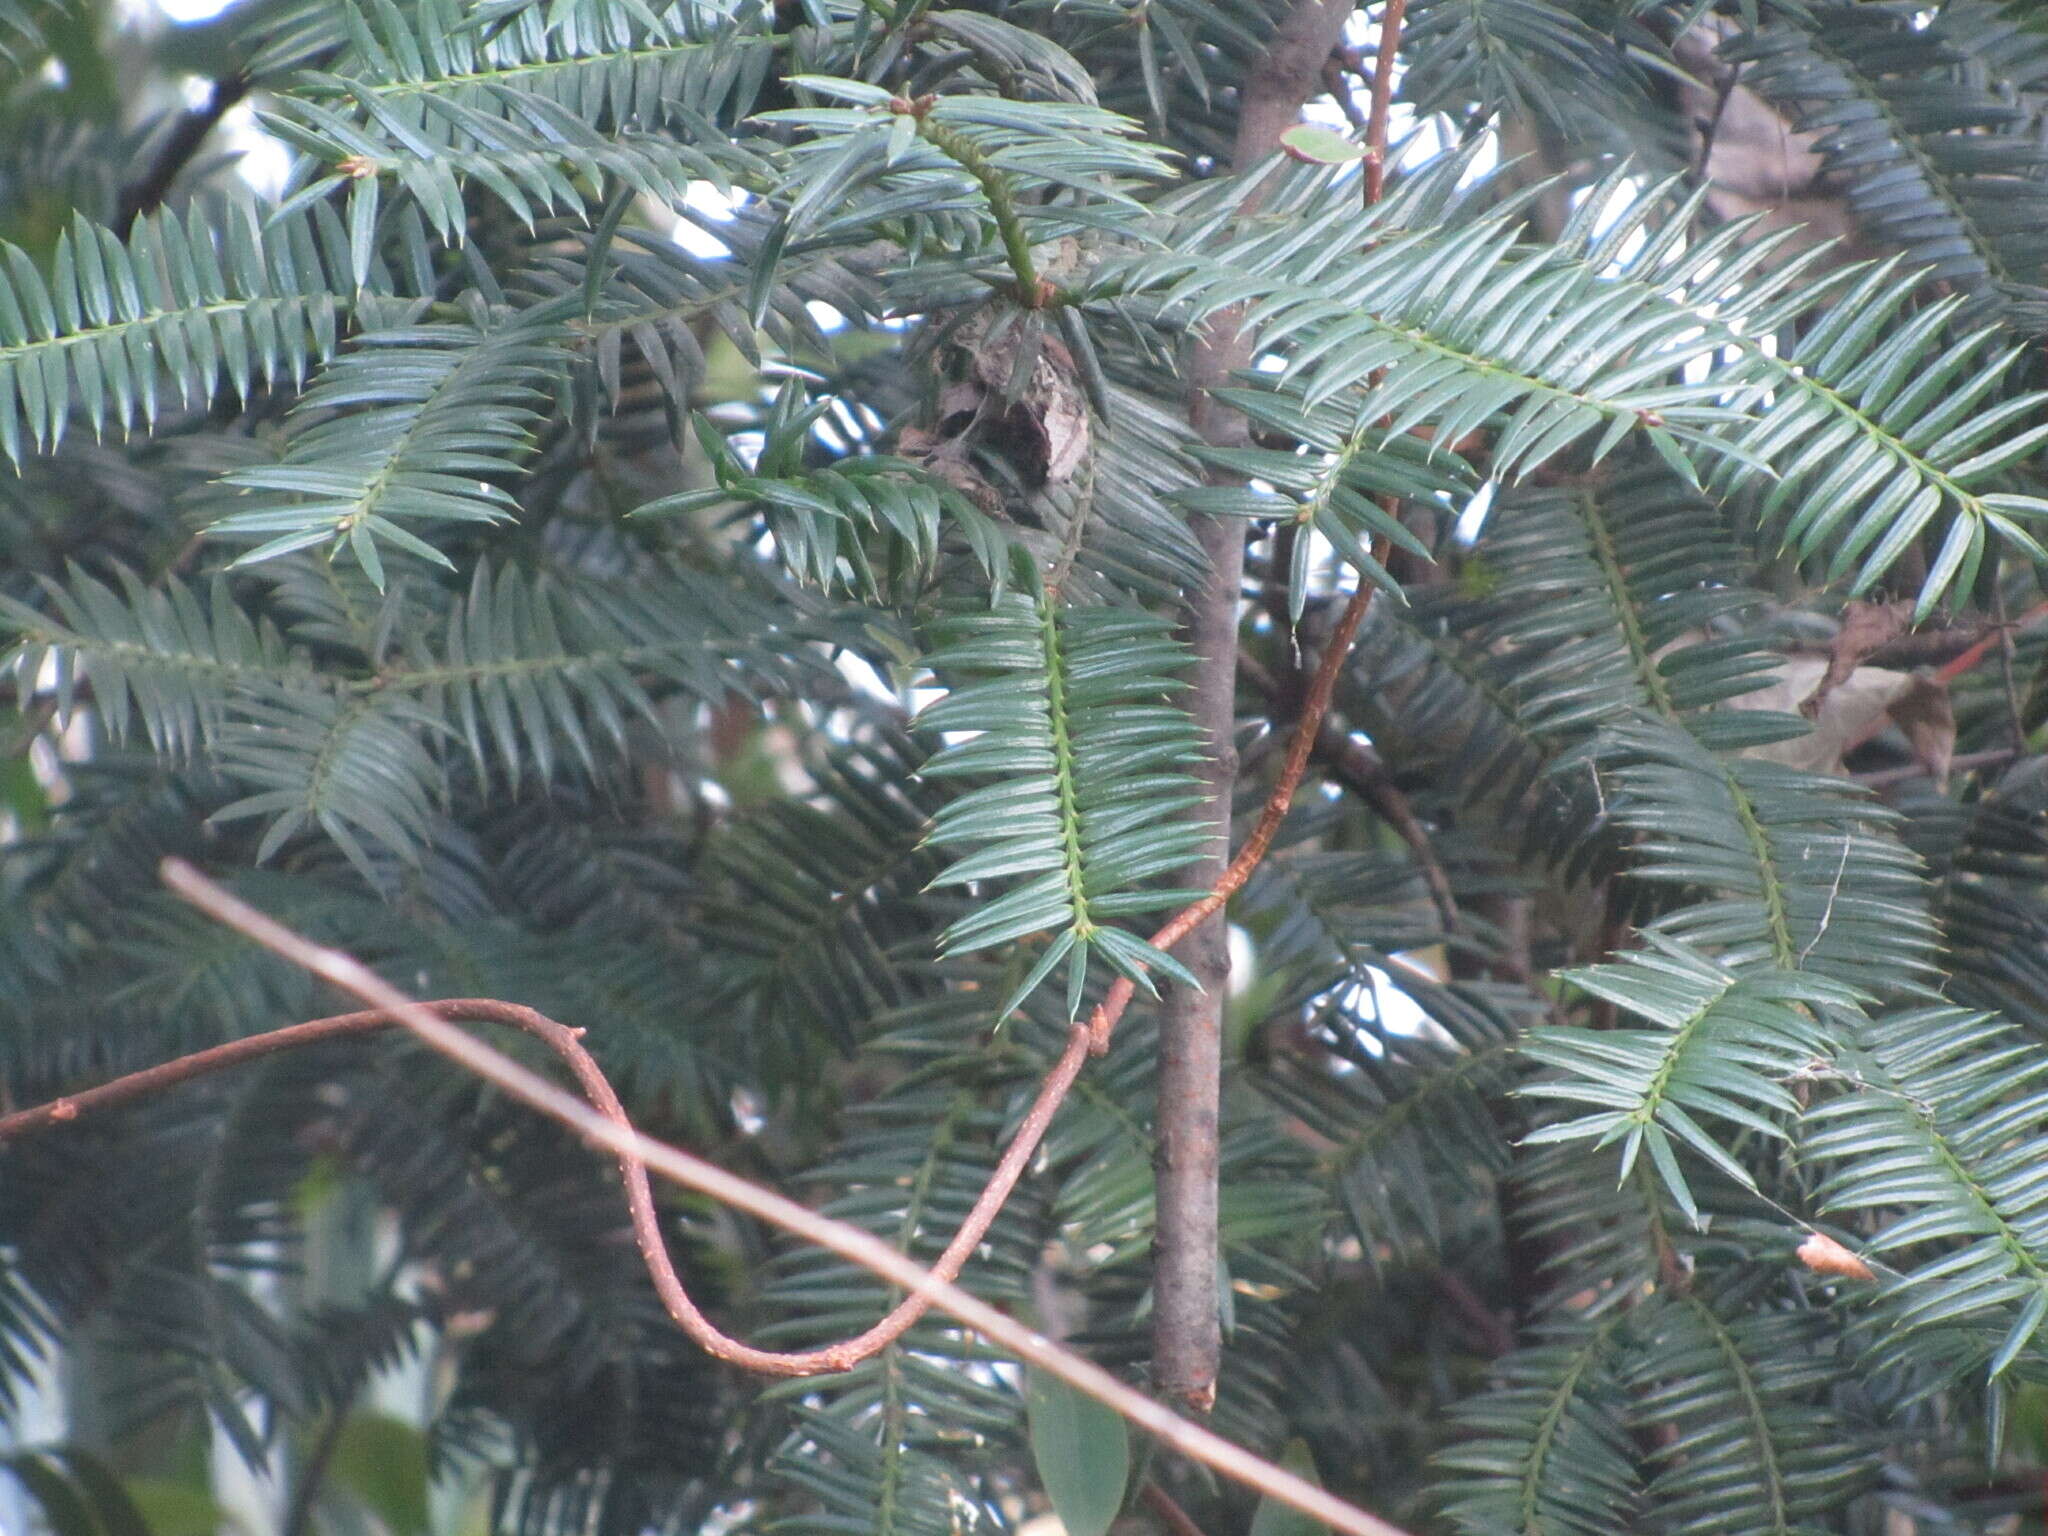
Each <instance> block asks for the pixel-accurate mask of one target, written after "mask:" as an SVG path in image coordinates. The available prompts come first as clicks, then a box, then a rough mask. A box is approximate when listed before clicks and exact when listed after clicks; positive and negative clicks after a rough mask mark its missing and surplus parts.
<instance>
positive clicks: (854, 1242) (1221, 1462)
mask: <svg viewBox="0 0 2048 1536" xmlns="http://www.w3.org/2000/svg"><path fill="white" fill-rule="evenodd" d="M163 874H164V881H165V883H166V884H168V885H169V886H170V887H171V888H172V889H173V890H174V891H176V892H177V893H178V894H179V895H180V896H182V897H184V898H185V899H186V900H187V901H189V902H191V903H192V904H193V905H194V906H196V907H198V908H199V909H200V910H201V911H202V912H205V913H206V914H207V915H208V916H210V917H212V918H214V919H216V920H217V921H219V922H221V923H223V924H225V925H226V926H228V927H230V928H232V929H234V930H235V931H236V932H238V933H241V934H244V935H246V936H247V937H249V938H251V939H253V940H255V941H256V942H257V943H258V944H261V945H263V946H264V947H265V948H266V949H269V950H271V951H273V952H274V953H276V954H278V955H281V956H283V957H284V958H285V959H287V960H289V961H291V962H292V963H293V964H295V965H298V966H301V967H303V968H304V969H306V970H308V971H310V972H312V973H313V974H314V975H316V976H319V977H321V978H322V979H323V980H326V981H328V982H331V983H332V984H333V985H335V986H337V987H339V988H341V989H342V990H343V991H344V992H348V993H351V994H353V995H354V996H356V997H358V998H360V999H361V1000H362V1001H364V1002H365V1003H368V1004H369V1005H370V1007H371V1009H372V1010H373V1011H372V1013H371V1014H370V1015H369V1016H370V1017H374V1018H377V1019H378V1020H380V1021H382V1020H385V1019H393V1020H396V1021H397V1022H398V1023H400V1024H402V1025H404V1026H405V1028H407V1029H409V1030H411V1031H412V1033H413V1034H415V1035H416V1036H418V1037H419V1039H420V1040H422V1041H423V1042H424V1043H426V1044H427V1045H429V1046H431V1047H433V1048H434V1049H435V1050H437V1051H439V1052H440V1053H441V1054H442V1055H444V1056H446V1057H448V1058H449V1059H451V1060H452V1061H454V1062H456V1063H457V1064H458V1065H460V1066H463V1067H466V1068H467V1069H469V1070H470V1071H471V1072H474V1073H475V1074H476V1075H477V1076H479V1077H481V1078H483V1079H484V1080H485V1081H486V1082H489V1083H491V1084H492V1085H493V1086H495V1087H496V1088H498V1089H499V1090H500V1091H501V1092H503V1093H504V1094H505V1095H506V1096H507V1097H509V1098H513V1099H517V1100H518V1101H519V1102H521V1103H523V1104H526V1105H528V1106H530V1107H531V1108H533V1109H537V1110H539V1111H540V1112H541V1113H542V1114H545V1115H548V1116H550V1117H551V1118H553V1119H555V1120H557V1121H559V1122H561V1123H562V1124H563V1125H566V1126H568V1127H569V1128H570V1129H571V1130H573V1131H576V1132H577V1133H578V1134H580V1135H581V1136H582V1137H583V1138H584V1139H585V1140H586V1141H588V1142H590V1143H591V1144H592V1145H594V1146H597V1147H601V1148H603V1149H604V1150H606V1151H608V1152H610V1153H611V1154H612V1155H613V1156H614V1157H616V1158H617V1159H618V1161H619V1166H620V1168H621V1169H622V1170H626V1171H628V1172H629V1173H630V1174H636V1175H637V1182H638V1183H639V1185H640V1187H641V1188H642V1189H643V1190H644V1189H645V1188H646V1182H647V1170H648V1169H650V1168H652V1169H653V1170H655V1171H656V1172H658V1173H660V1174H661V1175H662V1176H663V1177H664V1178H667V1179H671V1180H673V1181H674V1182H676V1183H678V1184H681V1185H683V1186H685V1187H686V1188H690V1189H694V1190H697V1191H699V1192H700V1193H703V1194H706V1195H709V1196H710V1197H711V1198H712V1199H714V1200H717V1201H719V1202H721V1203H722V1204H725V1205H728V1206H730V1207H732V1208H733V1209H734V1210H738V1211H742V1212H745V1213H746V1214H747V1215H750V1216H753V1217H756V1218H758V1219H759V1220H762V1221H766V1222H769V1223H771V1224H773V1225H775V1226H778V1227H780V1228H782V1229H783V1230H784V1231H786V1232H790V1233H792V1234H794V1235H795V1236H797V1237H800V1238H802V1239H803V1240H804V1241H806V1242H809V1243H814V1244H816V1245H817V1246H818V1247H820V1248H824V1249H827V1250H828V1251H830V1252H832V1253H836V1254H838V1255H840V1257H842V1258H845V1259H848V1260H851V1261H852V1262H853V1263H855V1264H858V1265H860V1266H861V1267H862V1268H864V1269H866V1270H868V1271H869V1272H870V1273H872V1274H875V1275H878V1276H880V1277H881V1278H882V1279H884V1280H886V1281H888V1282H889V1283H890V1284H892V1285H897V1286H901V1287H902V1288H903V1289H904V1290H905V1291H907V1292H909V1293H910V1295H911V1296H912V1297H914V1298H916V1299H917V1300H919V1301H921V1302H923V1303H924V1304H925V1305H926V1306H928V1307H930V1306H936V1307H939V1308H940V1309H942V1310H944V1311H946V1312H948V1313H950V1314H952V1316H954V1317H955V1318H957V1319H958V1320H959V1321H960V1322H962V1323H964V1324H965V1325H966V1326H967V1327H969V1328H971V1329H972V1330H973V1331H974V1332H976V1333H979V1334H981V1335H982V1336H983V1337H984V1338H986V1339H988V1340H989V1341H990V1342H991V1343H994V1344H996V1345H998V1346H1000V1347H1001V1348H1002V1349H1004V1350H1005V1351H1007V1352H1008V1353H1010V1354H1012V1355H1014V1356H1015V1357H1016V1358H1017V1359H1019V1360H1021V1361H1024V1362H1026V1363H1027V1364H1030V1365H1032V1366H1035V1367H1037V1368H1038V1369H1040V1370H1042V1371H1045V1372H1046V1373H1047V1374H1049V1375H1052V1376H1056V1377H1058V1378H1059V1379H1060V1380H1062V1381H1064V1382H1066V1383H1067V1384H1068V1385H1070V1386H1072V1387H1074V1388H1076V1389H1077V1390H1079V1391H1081V1392H1084V1393H1086V1394H1087V1395H1088V1396H1090V1397H1092V1398H1094V1399H1095V1400H1096V1401H1098V1402H1100V1403H1103V1404H1105V1405H1107V1406H1108V1407H1110V1408H1113V1409H1115V1410H1116V1411H1117V1412H1118V1413H1120V1414H1122V1415H1123V1416H1124V1417H1125V1418H1127V1419H1129V1420H1130V1421H1131V1422H1132V1423H1134V1424H1136V1425H1137V1426H1138V1427H1139V1428H1141V1429H1144V1430H1147V1431H1149V1432H1150V1433H1152V1434H1153V1435H1156V1436H1157V1437H1158V1438H1159V1440H1160V1441H1161V1442H1162V1443H1163V1444H1165V1445H1167V1446H1169V1447H1171V1448H1172V1449H1174V1450H1176V1451H1179V1452H1180V1453H1181V1454H1182V1455H1184V1456H1187V1457H1190V1458H1191V1459H1193V1460H1196V1461H1199V1462H1202V1463H1203V1464H1204V1465H1206V1466H1209V1467H1211V1468H1213V1469H1215V1470H1216V1471H1218V1472H1220V1473H1222V1474H1223V1475H1224V1476H1226V1477H1229V1478H1231V1479H1233V1480H1234V1481H1236V1482H1239V1483H1242V1484H1244V1485H1245V1486H1246V1487H1248V1488H1252V1489H1255V1490H1257V1491H1258V1492H1260V1493H1264V1494H1269V1495H1271V1496H1272V1497H1273V1498H1274V1499H1277V1500H1278V1501H1280V1502H1281V1503H1283V1504H1286V1505H1287V1506H1289V1507H1290V1508H1293V1509H1298V1510H1300V1511H1301V1512H1302V1513H1303V1514H1305V1515H1308V1516H1310V1517H1311V1518H1313V1519H1316V1520H1320V1521H1322V1522H1324V1523H1325V1524H1326V1525H1329V1526H1331V1527H1333V1528H1334V1529H1336V1530H1339V1531H1343V1532H1347V1533H1349V1536H1404V1533H1403V1532H1402V1531H1401V1530H1400V1529H1399V1528H1398V1527H1396V1526H1393V1525H1390V1524H1389V1523H1388V1522H1386V1521H1384V1520H1381V1519H1379V1518H1378V1517H1377V1516H1374V1515H1369V1514H1367V1513H1366V1512H1365V1511H1364V1510H1362V1509H1359V1508H1358V1507H1357V1506H1356V1505H1353V1504H1349V1503H1346V1502H1345V1501H1344V1500H1342V1499H1340V1498H1337V1497H1335V1496H1334V1495H1332V1494H1330V1493H1328V1492H1326V1491H1325V1490H1324V1489H1321V1488H1318V1487H1317V1486H1316V1485H1315V1484H1313V1483H1310V1482H1308V1481H1307V1480H1306V1479H1304V1478H1300V1477H1297V1476H1295V1475H1294V1474H1293V1473H1291V1472H1289V1471H1287V1470H1286V1469H1285V1468H1284V1467H1277V1466H1275V1465H1273V1463H1271V1462H1269V1461H1266V1460H1264V1459H1263V1458H1261V1457H1258V1456H1255V1455H1253V1454H1252V1453H1251V1452H1249V1451H1247V1450H1245V1449H1243V1448H1242V1447H1241V1446H1236V1445H1232V1444H1231V1443H1230V1442H1229V1441H1228V1440H1225V1439H1223V1438H1222V1436H1220V1435H1217V1434H1214V1433H1212V1432H1211V1431H1209V1430H1206V1429H1204V1428H1202V1426H1200V1425H1199V1424H1194V1423H1190V1422H1189V1421H1188V1420H1186V1419H1184V1418H1182V1417H1181V1416H1180V1415H1178V1414H1176V1413H1174V1412H1173V1411H1172V1410H1171V1409H1169V1408H1167V1407H1165V1406H1164V1405H1162V1404H1160V1403H1157V1402H1154V1401H1153V1400H1152V1399H1151V1398H1149V1397H1147V1396H1145V1394H1144V1393H1142V1392H1139V1391H1137V1390H1136V1389H1135V1388H1133V1387H1130V1386H1127V1385H1125V1384H1124V1383H1123V1382H1121V1381H1119V1380H1117V1379H1116V1378H1115V1377H1114V1376H1112V1375H1110V1374H1109V1372H1107V1371H1105V1370H1103V1369H1102V1368H1101V1367H1100V1366H1098V1365H1095V1364H1093V1363H1092V1362H1090V1361H1088V1360H1085V1359H1083V1358H1082V1357H1081V1356H1079V1355H1076V1354H1074V1353H1072V1352H1071V1351H1069V1350H1067V1349H1064V1348H1062V1347H1061V1346H1059V1345H1057V1344H1055V1343H1053V1342H1052V1341H1051V1340H1050V1339H1048V1338H1046V1337H1045V1336H1044V1335H1043V1334H1040V1333H1038V1332H1036V1331H1034V1330H1033V1329H1031V1328H1029V1327H1027V1326H1026V1325H1024V1324H1023V1323H1020V1322H1018V1321H1017V1320H1016V1319H1015V1318H1011V1317H1006V1316H1004V1315H1003V1314H1002V1313H1001V1312H998V1311H997V1310H996V1309H995V1308H994V1307H992V1306H990V1305H989V1304H988V1303H987V1302H985V1301H982V1300H981V1299H980V1298H978V1297H975V1296H970V1295H969V1294H968V1293H967V1292H965V1291H963V1290H960V1289H959V1288H958V1287H957V1286H954V1285H952V1284H950V1283H948V1282H946V1281H944V1280H941V1279H940V1278H939V1277H938V1276H937V1275H935V1274H933V1273H932V1272H931V1271H930V1270H927V1269H925V1268H924V1267H923V1266H921V1265H919V1264H918V1263H916V1262H915V1261H914V1260H912V1259H910V1258H907V1257H906V1256H905V1255H903V1254H901V1253H898V1252H897V1251H896V1250H895V1249H894V1248H891V1247H890V1246H889V1245H888V1244H887V1243H884V1242H883V1241H881V1240H880V1239H879V1238H876V1237H874V1236H871V1235H870V1234H868V1233H866V1232H863V1231H861V1230H860V1229H859V1228H858V1227H853V1226H849V1225H847V1224H846V1223H845V1222H843V1221H835V1220H833V1219H832V1218H830V1217H827V1216H821V1215H819V1214H818V1213H817V1212H816V1211H813V1210H811V1209H809V1208H808V1207H806V1206H802V1205H799V1204H797V1203H796V1202H795V1201H794V1200H791V1199H789V1198H787V1197H786V1196H783V1195H779V1194H776V1193H775V1192H774V1191H773V1190H770V1189H764V1188H762V1187H761V1186H760V1185H758V1184H755V1183H754V1182H752V1181H751V1180H749V1179H743V1178H741V1177H740V1176H739V1175H738V1174H736V1173H732V1172H730V1171H728V1170H727V1169H724V1168H720V1167H718V1166H717V1165H716V1164H714V1163H709V1162H706V1161H705V1160H704V1159H702V1158H700V1157H694V1156H692V1155H691V1154H690V1153H688V1152H685V1151H683V1150H682V1149H681V1148H680V1147H672V1146H669V1145H668V1144H667V1143H665V1142H660V1141H655V1140H654V1139H652V1138H651V1137H647V1136H643V1135H641V1134H640V1133H639V1132H638V1131H636V1130H635V1129H634V1128H633V1124H632V1122H631V1121H630V1120H629V1119H628V1118H627V1117H626V1113H625V1110H624V1109H623V1108H622V1107H621V1106H620V1104H619V1099H618V1095H617V1094H615V1093H613V1092H612V1088H611V1084H610V1083H609V1082H608V1081H607V1080H606V1078H605V1075H604V1073H603V1071H602V1070H600V1069H599V1067H598V1065H597V1063H596V1061H594V1060H593V1059H592V1058H591V1055H590V1053H589V1052H588V1051H586V1050H584V1049H583V1046H582V1044H581V1043H580V1041H579V1038H578V1037H579V1036H580V1034H581V1033H582V1032H581V1031H580V1030H574V1029H569V1028H567V1027H566V1026H564V1025H560V1024H556V1023H555V1022H554V1021H553V1020H550V1019H545V1018H543V1017H542V1016H541V1015H539V1014H534V1013H531V1010H522V1013H523V1014H526V1015H529V1017H527V1019H526V1022H525V1023H523V1024H522V1025H521V1026H520V1027H522V1028H526V1029H527V1030H528V1032H529V1033H532V1034H535V1035H537V1036H538V1038H540V1039H542V1040H544V1041H545V1042H546V1043H547V1044H548V1045H549V1046H550V1047H551V1048H552V1049H553V1050H554V1051H555V1053H556V1054H557V1055H558V1056H560V1057H561V1058H562V1059H563V1060H564V1061H566V1062H567V1063H568V1064H569V1066H570V1069H571V1070H572V1071H573V1072H574V1073H575V1075H576V1079H577V1082H578V1084H579V1085H580V1086H581V1087H582V1088H583V1090H584V1092H585V1093H586V1094H587V1095H588V1096H589V1098H590V1101H591V1102H590V1103H588V1104H586V1103H584V1102H583V1101H582V1100H579V1099H578V1098H577V1097H576V1096H575V1095H574V1094H571V1093H568V1092H565V1091H564V1090H563V1089H561V1088H558V1087H556V1086H555V1085H554V1084H553V1083H551V1082H549V1081H548V1080H547V1079H546V1078H544V1077H542V1076H540V1074H538V1073H536V1072H534V1071H532V1070H530V1069H528V1068H526V1067H524V1066H521V1065H520V1064H519V1063H518V1062H516V1061H514V1060H513V1059H512V1058H511V1057H509V1056H507V1055H505V1054H504V1053H503V1052H501V1051H497V1050H493V1049H492V1048H491V1047H490V1046H488V1045H485V1044H484V1043H483V1042H482V1041H481V1040H478V1039H476V1038H474V1037H473V1036H471V1035H469V1034H466V1033H465V1032H464V1031H462V1030H460V1029H457V1028H456V1027H455V1026H454V1025H453V1024H450V1023H449V1022H448V1021H447V1020H446V1019H444V1018H442V1017H441V1016H440V1015H439V1014H437V1013H435V1012H434V1011H433V1010H431V1009H428V1008H425V1007H423V1006H421V1005H420V1004H419V1003H417V1002H415V1001H414V1000H413V999H411V998H409V997H407V996H406V995H405V994H404V993H402V992H400V991H398V990H397V989H396V988H395V987H393V986H391V984H390V983H388V982H386V981H385V980H384V979H383V978H382V977H380V976H378V975H377V973H376V972H374V971H372V970H371V969H370V968H369V967H368V966H365V965H364V964H362V963H361V962H360V961H358V960H356V959H355V958H354V957H353V956H350V955H347V954H344V953H342V952H341V951H339V950H332V949H325V948H322V947H321V946H320V945H317V944H315V943H313V942H312V941H311V940H309V939H306V938H303V937H301V936H300V935H299V934H296V933H294V932H292V930H290V929H289V928H286V927H285V926H284V925H283V924H282V923H279V922H277V921H275V920H274V919H272V918H270V917H267V916H265V915H264V914H263V913H261V912H258V911H257V910H256V909H255V908H253V907H251V906H249V905H248V903H246V902H244V901H241V900H239V899H237V898H236V897H234V896H232V895H230V894H229V893H228V892H227V891H224V890H222V889H221V888H220V887H219V886H217V885H215V884H214V883H213V882H212V881H210V880H208V879H207V878H206V877H205V876H203V875H201V874H200V873H199V872H198V871H197V870H195V869H193V868H192V867H191V866H190V865H188V864H185V863H183V862H181V861H179V860H176V859H166V860H165V861H164V866H163ZM498 1006H500V1007H504V1008H507V1009H509V1008H510V1007H511V1006H512V1005H510V1004H500V1005H498ZM535 1023H539V1024H542V1025H545V1026H546V1027H545V1028H541V1029H535V1028H532V1027H531V1026H532V1025H533V1024H535ZM81 1097H82V1096H81ZM72 1102H73V1103H74V1104H76V1103H77V1102H78V1101H77V1100H73V1101H72ZM647 1205H648V1208H649V1210H650V1211H651V1208H652V1201H651V1199H650V1200H649V1201H648V1202H647Z"/></svg>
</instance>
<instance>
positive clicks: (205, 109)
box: [114, 73, 249, 240]
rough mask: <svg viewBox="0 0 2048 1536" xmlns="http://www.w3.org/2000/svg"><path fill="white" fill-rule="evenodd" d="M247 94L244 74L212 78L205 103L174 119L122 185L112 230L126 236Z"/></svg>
mask: <svg viewBox="0 0 2048 1536" xmlns="http://www.w3.org/2000/svg"><path fill="white" fill-rule="evenodd" d="M248 94H249V81H248V77H247V76H245V75H242V74H239V73H237V74H232V75H228V76H225V77H224V78H222V79H219V80H216V81H214V82H213V90H212V93H211V94H210V95H208V97H207V98H206V101H205V104H204V105H202V106H197V107H194V108H193V109H192V110H191V111H189V112H187V113H186V114H185V115H184V116H183V117H181V118H179V119H178V123H177V126H176V127H175V128H173V129H172V130H171V131H170V133H169V135H168V136H166V137H165V139H164V142H163V144H162V146H161V147H160V148H159V149H158V150H157V152H156V158H155V159H154V160H152V161H151V162H150V166H149V169H148V170H147V171H145V172H143V174H142V176H141V178H140V179H139V180H137V181H135V182H133V183H132V184H130V185H129V186H127V187H124V188H123V189H122V191H121V205H120V208H119V210H118V211H117V212H116V213H115V215H114V233H116V234H117V235H119V236H120V237H121V238H122V239H124V240H125V239H127V238H128V231H129V230H130V229H132V228H134V226H135V221H136V220H137V219H139V218H140V217H142V215H143V214H145V213H150V212H153V211H154V210H155V209H156V207H157V205H158V204H159V203H161V202H162V201H163V200H164V198H165V197H166V196H167V195H168V194H169V193H170V190H171V185H172V183H173V182H175V181H176V180H177V179H178V174H179V172H181V171H183V170H184V169H185V167H186V165H187V164H189V163H190V162H191V159H192V157H193V156H194V155H196V154H197V153H199V146H200V145H202V144H204V143H205V142H206V137H207V135H208V134H210V133H212V132H213V130H214V129H215V128H217V127H219V126H220V120H221V119H222V118H224V117H226V116H227V115H228V113H229V112H230V111H232V110H233V109H234V107H235V104H236V103H237V102H239V101H241V99H242V98H243V97H244V96H247V95H248Z"/></svg>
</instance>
